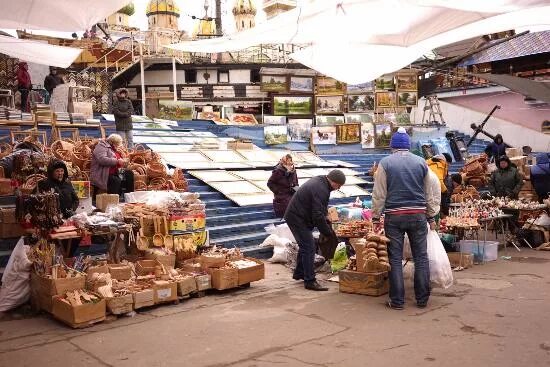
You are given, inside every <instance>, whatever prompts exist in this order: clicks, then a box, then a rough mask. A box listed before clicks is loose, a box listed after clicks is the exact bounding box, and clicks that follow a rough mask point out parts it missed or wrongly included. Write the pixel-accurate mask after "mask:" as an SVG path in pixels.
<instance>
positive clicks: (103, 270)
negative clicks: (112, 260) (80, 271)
mask: <svg viewBox="0 0 550 367" xmlns="http://www.w3.org/2000/svg"><path fill="white" fill-rule="evenodd" d="M95 273H99V274H107V273H109V267H108V266H107V264H105V265H98V266H90V267H89V268H88V269H86V280H89V279H90V278H91V277H92V275H93V274H95Z"/></svg>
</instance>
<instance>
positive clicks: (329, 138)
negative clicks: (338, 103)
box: [311, 126, 336, 145]
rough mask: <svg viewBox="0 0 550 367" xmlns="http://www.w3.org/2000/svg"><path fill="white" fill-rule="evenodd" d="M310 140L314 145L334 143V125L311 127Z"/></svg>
mask: <svg viewBox="0 0 550 367" xmlns="http://www.w3.org/2000/svg"><path fill="white" fill-rule="evenodd" d="M311 141H312V142H313V144H315V145H336V126H321V127H312V128H311Z"/></svg>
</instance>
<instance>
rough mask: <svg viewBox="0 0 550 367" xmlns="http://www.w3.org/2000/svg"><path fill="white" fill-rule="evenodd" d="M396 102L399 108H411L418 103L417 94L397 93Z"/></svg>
mask: <svg viewBox="0 0 550 367" xmlns="http://www.w3.org/2000/svg"><path fill="white" fill-rule="evenodd" d="M397 99H398V102H397V105H398V106H399V107H413V106H416V105H417V103H418V93H417V92H399V93H398V97H397Z"/></svg>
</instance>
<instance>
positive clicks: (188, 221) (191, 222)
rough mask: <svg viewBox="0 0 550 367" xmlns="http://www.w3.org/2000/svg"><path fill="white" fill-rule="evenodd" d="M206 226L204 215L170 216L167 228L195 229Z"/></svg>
mask: <svg viewBox="0 0 550 367" xmlns="http://www.w3.org/2000/svg"><path fill="white" fill-rule="evenodd" d="M205 227H206V217H205V216H204V215H197V216H192V217H181V216H171V217H170V220H169V223H168V229H169V230H170V231H182V232H188V231H196V230H199V229H204V228H205Z"/></svg>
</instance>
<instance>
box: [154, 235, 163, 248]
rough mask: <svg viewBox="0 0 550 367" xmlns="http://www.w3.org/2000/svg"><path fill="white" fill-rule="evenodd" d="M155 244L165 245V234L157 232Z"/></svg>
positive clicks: (156, 245)
mask: <svg viewBox="0 0 550 367" xmlns="http://www.w3.org/2000/svg"><path fill="white" fill-rule="evenodd" d="M153 246H155V247H163V246H164V236H163V235H161V234H159V233H155V234H154V235H153Z"/></svg>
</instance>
